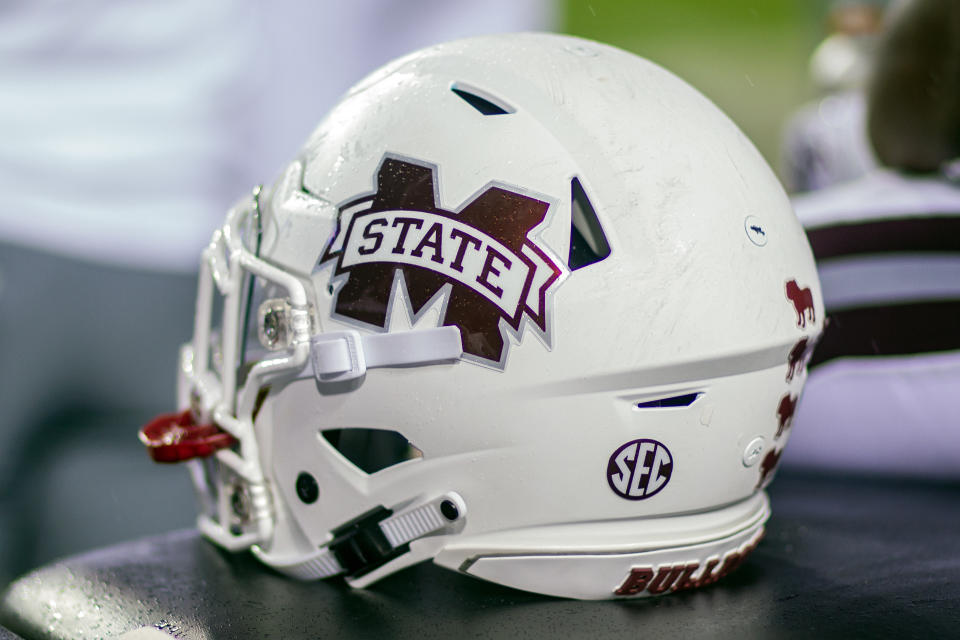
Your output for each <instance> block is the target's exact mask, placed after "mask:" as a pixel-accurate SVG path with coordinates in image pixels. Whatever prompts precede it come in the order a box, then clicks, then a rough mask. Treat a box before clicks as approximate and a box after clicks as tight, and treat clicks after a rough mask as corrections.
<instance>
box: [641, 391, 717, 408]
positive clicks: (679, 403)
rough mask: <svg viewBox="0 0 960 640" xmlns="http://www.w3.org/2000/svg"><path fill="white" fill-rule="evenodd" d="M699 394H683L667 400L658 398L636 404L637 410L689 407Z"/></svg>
mask: <svg viewBox="0 0 960 640" xmlns="http://www.w3.org/2000/svg"><path fill="white" fill-rule="evenodd" d="M701 395H703V394H701V393H685V394H683V395H682V396H670V397H669V398H658V399H656V400H648V401H646V402H638V403H637V409H664V408H671V407H689V406H690V405H692V404H693V403H694V402H696V400H697V398H699V397H700V396H701Z"/></svg>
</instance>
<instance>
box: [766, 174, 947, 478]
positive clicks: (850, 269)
mask: <svg viewBox="0 0 960 640" xmlns="http://www.w3.org/2000/svg"><path fill="white" fill-rule="evenodd" d="M794 206H795V208H796V212H797V215H798V217H799V218H800V220H801V222H802V223H803V225H804V227H805V228H806V229H807V234H808V237H809V238H810V243H811V246H812V247H813V250H814V255H815V256H816V258H817V265H818V271H819V273H820V280H821V283H822V286H823V297H824V303H825V305H826V308H827V315H828V324H827V328H826V330H825V332H824V336H823V339H822V341H821V342H820V344H819V346H818V347H817V350H816V351H815V353H814V357H813V362H812V365H814V366H813V368H812V369H811V372H810V378H809V380H808V382H807V386H806V389H805V393H804V396H803V399H802V401H801V402H800V406H799V409H798V411H797V415H796V417H795V419H794V427H795V428H794V433H793V434H792V436H791V444H790V448H789V451H788V453H787V454H786V456H785V463H786V464H791V463H792V464H795V465H804V466H816V467H834V468H838V469H845V470H861V471H864V470H866V471H878V472H884V473H891V472H892V473H906V474H919V475H931V476H953V477H956V476H960V418H958V413H957V396H958V393H960V185H958V184H956V183H952V182H950V181H949V180H947V179H945V178H939V177H924V178H910V177H905V176H903V175H900V174H897V173H894V172H892V171H887V170H876V171H873V172H871V173H870V174H868V175H867V176H866V177H864V178H862V179H860V180H858V181H855V182H852V183H849V184H845V185H840V186H837V187H833V188H831V189H826V190H824V191H819V192H815V193H811V194H807V195H804V196H800V197H797V198H796V199H795V200H794Z"/></svg>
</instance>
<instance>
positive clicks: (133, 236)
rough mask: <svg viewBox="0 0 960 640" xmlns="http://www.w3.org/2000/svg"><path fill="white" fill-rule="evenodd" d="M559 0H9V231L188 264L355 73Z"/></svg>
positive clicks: (0, 168) (93, 255)
mask: <svg viewBox="0 0 960 640" xmlns="http://www.w3.org/2000/svg"><path fill="white" fill-rule="evenodd" d="M552 6H553V5H552V3H550V2H549V1H548V0H534V1H530V2H513V1H512V0H487V1H486V2H483V3H460V2H455V3H454V2H443V1H442V0H402V1H401V0H391V1H384V0H351V1H350V2H296V1H294V0H280V1H279V2H271V3H250V2H240V1H238V0H211V1H209V2H192V1H189V0H171V1H169V2H147V3H144V2H134V3H129V2H120V1H119V0H86V1H83V2H73V3H70V2H67V3H64V2H57V3H47V2H40V3H36V2H12V3H4V4H3V6H2V7H0V95H2V96H3V99H2V100H0V139H2V140H3V144H0V189H2V192H3V195H4V198H3V205H2V206H0V240H3V241H7V242H14V243H17V244H21V245H25V246H29V247H34V248H41V249H45V250H52V251H56V252H59V253H63V254H66V255H71V256H75V257H81V258H84V259H89V260H95V261H98V262H105V263H109V264H118V265H125V266H134V267H141V268H151V269H159V270H165V271H193V270H195V269H196V266H197V258H196V257H197V255H199V251H200V249H201V247H202V246H203V245H204V244H205V243H206V242H207V240H208V239H209V235H210V230H211V229H213V228H214V227H215V226H216V225H217V224H218V223H219V221H220V220H221V218H222V216H223V212H224V211H225V210H226V208H227V207H228V206H229V204H230V203H231V202H233V201H234V200H235V199H236V198H237V197H239V196H240V195H242V194H243V193H244V192H246V191H247V190H249V189H251V188H252V187H253V186H254V185H255V184H257V183H259V182H269V181H271V180H272V178H273V177H274V173H275V172H276V171H278V170H279V168H280V167H281V164H282V163H283V162H284V161H285V160H286V158H288V157H289V156H290V155H292V153H293V152H294V151H295V150H296V147H297V145H298V144H299V143H300V141H301V140H303V139H304V138H305V137H306V136H307V134H308V133H309V132H310V129H311V128H312V127H313V126H314V125H315V124H316V121H317V118H318V117H319V116H320V115H321V114H323V113H325V112H326V111H327V110H328V109H329V107H330V106H331V105H332V104H333V103H334V101H335V100H336V99H337V97H339V95H340V94H341V93H342V92H343V91H345V90H346V89H347V88H348V87H349V86H350V85H351V84H353V83H354V82H355V81H356V80H357V79H358V78H360V77H361V76H363V75H364V74H366V73H367V72H368V71H371V70H373V69H374V68H376V67H378V66H380V65H381V64H383V63H385V62H386V61H388V60H390V59H391V58H394V57H396V56H398V55H400V54H402V53H405V52H407V51H410V50H413V49H416V48H419V47H422V46H425V45H428V44H432V43H433V42H437V41H441V40H450V39H454V38H460V37H465V36H468V35H475V34H481V33H491V32H501V31H520V30H531V29H546V28H549V27H550V26H551V22H552V16H551V10H552Z"/></svg>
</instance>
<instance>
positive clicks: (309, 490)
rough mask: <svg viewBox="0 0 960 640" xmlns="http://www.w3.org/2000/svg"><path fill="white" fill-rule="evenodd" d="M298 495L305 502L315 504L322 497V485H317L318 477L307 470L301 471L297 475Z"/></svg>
mask: <svg viewBox="0 0 960 640" xmlns="http://www.w3.org/2000/svg"><path fill="white" fill-rule="evenodd" d="M297 497H298V498H300V500H301V502H303V503H304V504H313V503H314V502H316V501H317V498H319V497H320V487H319V486H318V485H317V479H316V478H314V477H313V476H312V475H310V474H309V473H307V472H306V471H301V472H300V475H298V476H297Z"/></svg>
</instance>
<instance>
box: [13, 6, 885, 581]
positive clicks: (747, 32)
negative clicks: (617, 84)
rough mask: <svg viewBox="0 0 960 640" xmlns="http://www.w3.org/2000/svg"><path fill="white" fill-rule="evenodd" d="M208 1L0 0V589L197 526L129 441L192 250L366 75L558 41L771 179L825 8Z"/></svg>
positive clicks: (167, 401)
mask: <svg viewBox="0 0 960 640" xmlns="http://www.w3.org/2000/svg"><path fill="white" fill-rule="evenodd" d="M200 4H201V3H191V2H186V1H182V2H166V3H164V2H153V3H137V4H136V5H131V4H125V3H121V2H117V1H106V0H100V1H95V0H88V1H83V2H75V3H69V4H67V3H43V2H40V3H28V2H26V1H25V0H16V1H13V2H7V3H4V4H3V6H2V7H0V96H3V98H2V99H0V139H3V140H4V142H3V143H0V184H2V185H3V190H4V196H5V197H4V199H3V200H2V201H0V407H3V413H2V414H0V437H2V438H3V445H2V446H0V584H3V583H5V582H6V581H8V580H9V579H11V578H12V577H13V576H14V575H16V574H18V573H20V572H22V571H25V570H27V569H29V568H31V567H33V566H36V565H38V564H40V563H43V562H46V561H49V560H51V559H53V558H55V557H58V556H61V555H65V554H70V553H74V552H77V551H80V550H83V549H88V548H92V547H95V546H101V545H105V544H109V543H112V542H116V541H120V540H125V539H129V538H132V537H136V536H141V535H146V534H152V533H158V532H162V531H166V530H171V529H175V528H181V527H185V526H191V525H192V523H193V519H194V515H195V509H194V505H193V502H192V495H191V494H192V491H191V489H190V486H189V482H188V478H187V474H186V472H185V471H184V470H183V469H181V468H176V467H173V468H171V467H164V466H159V465H154V464H152V463H151V462H150V461H149V460H148V458H147V456H146V453H145V452H144V450H143V448H142V447H141V445H140V444H139V442H138V441H137V438H136V432H137V429H138V428H139V426H141V425H142V424H143V422H144V421H145V420H147V419H148V418H149V417H151V416H153V415H154V414H156V413H159V412H163V411H169V410H172V409H173V408H174V407H173V403H174V383H175V362H176V355H177V347H178V345H179V344H180V343H182V342H184V341H186V340H188V339H189V337H190V333H191V327H192V317H193V304H194V299H193V298H194V292H195V273H194V272H195V269H196V265H197V263H198V261H199V255H200V250H201V248H202V247H203V245H204V244H205V243H206V242H207V240H208V239H209V234H210V232H211V231H212V230H213V228H214V227H215V226H217V225H218V224H219V223H220V221H221V220H222V216H223V215H224V213H225V211H226V209H227V207H228V206H229V205H230V204H231V202H232V201H233V200H234V199H235V198H238V197H240V196H242V195H244V194H245V193H248V192H249V190H250V189H251V188H252V187H253V186H254V185H256V184H257V183H260V182H269V181H271V180H272V179H273V177H274V176H275V174H276V173H277V171H279V169H280V168H281V167H282V165H283V163H284V162H285V161H286V160H287V159H289V158H290V157H292V155H293V153H294V152H295V151H296V149H297V147H298V146H299V144H300V143H301V142H302V141H303V140H304V139H305V138H306V136H307V134H308V133H309V132H310V130H311V129H312V127H313V126H314V125H315V124H316V123H317V122H319V120H320V118H321V117H322V116H323V114H324V113H325V112H326V111H327V109H328V108H329V107H331V106H332V105H333V103H334V102H335V100H336V98H337V96H338V95H340V94H341V93H342V92H343V91H344V90H345V89H346V88H347V87H349V86H350V85H351V84H352V83H353V82H355V81H356V80H358V79H359V78H360V77H361V76H362V75H363V74H365V73H366V72H368V71H370V70H372V69H373V68H375V67H377V66H379V65H380V64H382V63H384V62H386V61H388V60H389V59H391V58H393V57H396V56H397V55H400V54H402V53H406V52H408V51H412V50H414V49H416V48H419V47H421V46H425V45H428V44H431V43H433V42H439V41H444V40H450V39H454V38H457V37H462V36H466V35H471V34H478V33H485V32H499V31H511V30H525V29H540V30H557V31H562V32H566V33H571V34H574V35H579V36H583V37H586V38H591V39H596V40H600V41H603V42H607V43H609V44H613V45H616V46H619V47H622V48H624V49H627V50H630V51H633V52H636V53H638V54H640V55H642V56H644V57H647V58H649V59H651V60H653V61H655V62H657V63H659V64H661V65H662V66H664V67H666V68H667V69H670V70H671V71H673V72H674V73H676V74H677V75H679V76H681V77H682V78H684V79H685V80H687V81H688V82H690V83H691V84H693V85H694V86H695V87H697V88H698V89H699V90H700V91H702V92H703V93H705V94H706V95H707V96H708V97H709V98H711V99H712V100H714V101H715V102H716V103H717V104H718V105H719V106H720V107H721V108H722V109H723V110H725V111H726V112H727V113H728V114H729V115H730V117H731V118H732V119H733V120H734V121H735V122H736V123H737V124H738V125H739V126H740V127H741V128H742V129H743V130H744V131H745V132H746V134H747V135H748V136H749V137H750V138H751V139H752V140H753V141H754V143H755V144H756V145H757V147H758V148H759V149H760V151H761V152H762V153H763V155H764V156H765V157H766V158H767V160H768V161H769V162H770V163H771V164H772V165H774V166H775V167H778V168H782V167H783V162H782V160H781V157H782V155H783V149H782V140H783V136H784V131H785V128H786V124H785V123H786V122H787V121H788V119H789V117H790V114H792V113H794V112H795V111H796V110H797V109H798V108H800V107H801V105H803V104H804V103H807V102H809V101H811V100H817V99H819V96H821V95H822V93H823V92H824V91H825V90H827V89H828V87H825V86H824V84H823V83H822V82H820V83H819V84H818V82H819V81H814V79H812V78H811V72H810V59H811V54H812V53H813V51H814V49H815V47H817V45H818V44H819V43H821V41H823V39H824V38H825V37H826V35H827V31H828V24H829V20H828V14H829V13H830V11H832V9H833V8H835V6H836V4H837V3H831V2H828V0H816V1H809V0H725V1H724V2H716V1H715V0H671V1H670V2H661V1H659V0H643V1H639V0H632V1H628V0H593V1H591V2H579V1H574V0H565V1H557V2H555V3H554V2H550V1H547V0H543V1H538V2H512V0H498V1H487V2H484V3H466V2H446V1H444V0H416V1H405V2H401V1H398V0H397V1H392V0H382V1H374V0H363V1H357V2H351V3H333V2H329V3H302V4H301V3H295V2H292V1H282V2H277V3H270V4H269V5H266V4H264V5H263V6H262V7H258V6H257V5H255V4H254V3H239V2H227V1H225V0H219V1H217V2H210V3H203V6H202V8H201V7H199V6H195V5H200ZM867 4H876V5H877V6H880V7H882V6H883V3H867ZM304 5H309V6H304ZM781 170H782V169H781ZM788 452H789V448H788Z"/></svg>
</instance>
